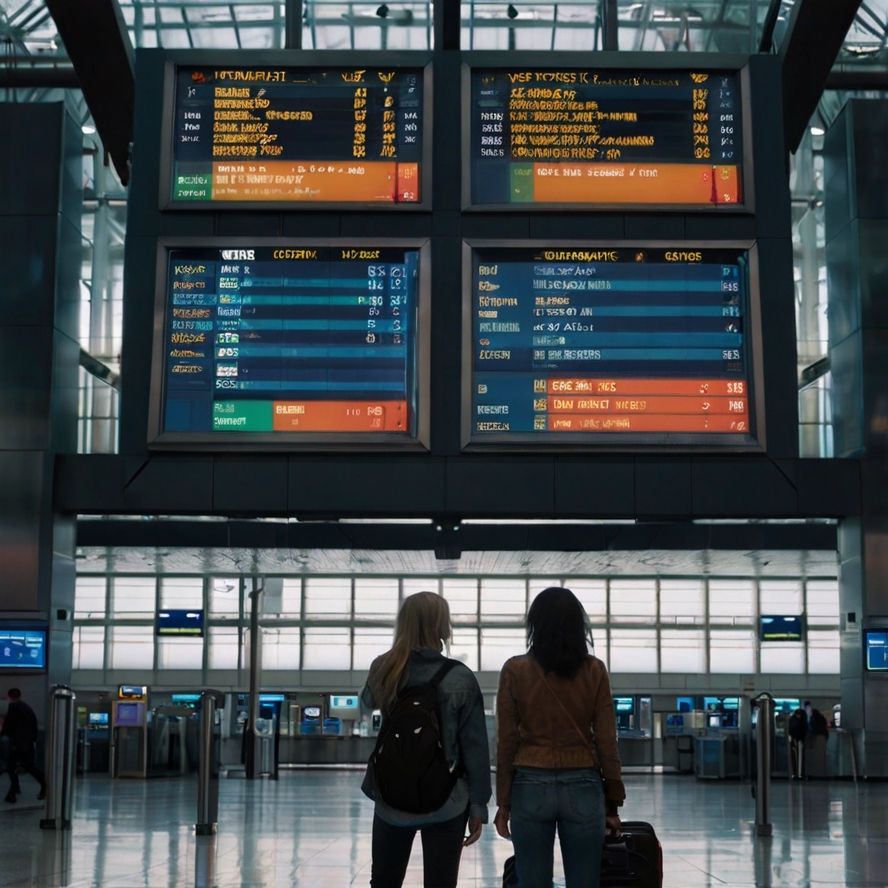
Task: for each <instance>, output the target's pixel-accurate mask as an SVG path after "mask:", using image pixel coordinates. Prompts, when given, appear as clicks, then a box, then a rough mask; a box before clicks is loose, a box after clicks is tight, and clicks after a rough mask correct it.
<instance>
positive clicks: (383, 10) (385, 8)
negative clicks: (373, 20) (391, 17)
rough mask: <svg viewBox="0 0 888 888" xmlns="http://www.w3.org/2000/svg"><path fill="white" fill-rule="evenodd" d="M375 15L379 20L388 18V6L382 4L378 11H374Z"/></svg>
mask: <svg viewBox="0 0 888 888" xmlns="http://www.w3.org/2000/svg"><path fill="white" fill-rule="evenodd" d="M376 14H377V15H378V16H379V17H380V18H381V19H384V18H388V14H389V8H388V6H386V5H385V3H383V4H382V6H380V7H379V9H377V10H376Z"/></svg>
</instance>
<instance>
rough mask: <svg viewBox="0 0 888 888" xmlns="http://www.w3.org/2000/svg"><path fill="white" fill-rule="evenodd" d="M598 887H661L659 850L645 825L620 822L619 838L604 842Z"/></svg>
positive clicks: (650, 828) (634, 821)
mask: <svg viewBox="0 0 888 888" xmlns="http://www.w3.org/2000/svg"><path fill="white" fill-rule="evenodd" d="M601 888H663V849H662V847H661V846H660V841H659V839H658V838H657V834H656V833H655V832H654V828H653V827H652V826H651V825H650V824H649V823H645V822H644V821H643V820H624V821H623V824H622V827H621V834H620V837H619V838H611V837H608V839H607V840H606V841H605V846H604V858H603V860H602V862H601Z"/></svg>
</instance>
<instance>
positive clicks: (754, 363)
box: [460, 238, 767, 454]
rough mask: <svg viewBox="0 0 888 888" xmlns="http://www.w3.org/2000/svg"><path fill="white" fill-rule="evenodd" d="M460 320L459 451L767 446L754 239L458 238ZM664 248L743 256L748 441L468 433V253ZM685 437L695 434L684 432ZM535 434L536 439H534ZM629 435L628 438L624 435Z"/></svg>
mask: <svg viewBox="0 0 888 888" xmlns="http://www.w3.org/2000/svg"><path fill="white" fill-rule="evenodd" d="M462 248H463V263H462V275H463V318H462V388H461V392H462V411H461V423H460V427H461V428H460V431H461V444H462V449H463V450H464V451H476V452H492V451H495V450H500V451H506V452H545V451H549V452H553V451H561V452H564V453H584V452H596V453H706V454H716V453H725V454H728V453H733V454H736V453H745V454H748V453H764V452H765V450H766V445H767V438H766V434H765V385H764V378H765V374H764V354H763V347H762V312H761V287H760V283H759V261H758V249H757V244H756V241H755V240H713V241H701V240H694V241H688V240H680V239H676V240H626V241H623V240H617V239H612V240H583V241H579V240H561V239H555V238H553V239H547V240H539V239H534V240H505V239H497V240H483V239H475V238H471V239H470V238H466V239H464V240H463V244H462ZM510 248H513V249H564V250H585V249H591V250H595V249H601V250H604V249H620V250H632V249H642V250H643V249H666V248H674V249H676V250H719V249H727V250H737V251H738V252H740V251H743V252H745V253H747V255H748V258H749V319H748V320H749V323H748V327H747V331H748V332H747V333H746V334H745V335H748V336H749V342H748V345H747V349H748V352H747V355H748V358H749V363H748V368H747V376H746V382H747V384H748V386H749V388H750V389H751V391H750V392H749V393H748V394H747V400H748V402H749V417H750V418H749V423H750V433H749V436H748V437H749V439H750V440H748V441H732V442H730V443H724V444H716V443H706V441H705V440H701V441H696V440H694V441H689V442H681V441H654V440H641V439H640V437H639V436H645V437H646V438H649V439H653V438H655V437H656V436H661V437H662V436H663V435H668V434H672V435H678V434H680V433H670V432H637V433H633V432H629V433H602V434H607V439H606V440H604V441H602V440H596V441H593V440H589V437H587V434H588V433H583V432H576V433H575V432H545V433H534V432H485V433H484V434H483V435H478V434H475V433H474V432H473V421H474V414H473V412H472V408H473V404H474V401H473V387H474V380H475V375H474V370H475V368H474V339H473V332H472V331H473V323H472V322H473V320H474V318H473V314H472V312H473V309H474V306H473V297H474V293H473V292H472V289H473V288H472V279H473V254H474V252H475V250H483V249H510ZM684 434H686V435H688V436H690V435H692V434H695V433H691V432H688V433H684ZM538 435H540V436H542V437H538ZM630 436H631V437H630Z"/></svg>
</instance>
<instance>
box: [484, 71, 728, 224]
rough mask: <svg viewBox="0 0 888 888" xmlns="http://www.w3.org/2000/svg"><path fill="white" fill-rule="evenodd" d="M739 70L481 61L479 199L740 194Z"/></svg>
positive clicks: (720, 202)
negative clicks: (508, 64) (525, 65)
mask: <svg viewBox="0 0 888 888" xmlns="http://www.w3.org/2000/svg"><path fill="white" fill-rule="evenodd" d="M738 79H739V78H738V75H737V73H736V72H729V71H722V72H700V73H696V72H690V71H668V70H658V71H652V70H651V71H633V70H623V69H621V70H606V71H605V70H597V69H593V68H570V69H556V68H545V69H539V68H515V69H512V68H509V69H505V68H497V69H485V68H474V69H472V73H471V123H470V132H471V137H470V138H471V147H470V152H469V153H470V158H471V197H470V200H469V201H468V202H469V204H471V205H476V206H490V205H501V206H502V205H505V206H508V205H518V206H522V207H525V208H527V207H528V206H531V205H533V204H543V205H548V206H558V205H571V204H575V205H583V206H589V205H593V206H594V205H601V206H633V205H635V206H650V205H656V206H665V207H693V208H699V207H714V206H729V205H737V204H739V203H742V202H743V191H742V175H741V173H742V156H743V138H742V127H741V124H742V120H741V106H740V95H739V88H738Z"/></svg>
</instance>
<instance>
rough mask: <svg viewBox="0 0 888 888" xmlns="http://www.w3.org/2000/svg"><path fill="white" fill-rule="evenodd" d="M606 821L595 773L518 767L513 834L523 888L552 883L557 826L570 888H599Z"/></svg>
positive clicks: (583, 769) (597, 777)
mask: <svg viewBox="0 0 888 888" xmlns="http://www.w3.org/2000/svg"><path fill="white" fill-rule="evenodd" d="M604 816H605V802H604V790H603V788H602V785H601V775H600V774H599V773H598V772H597V771H593V770H592V769H586V768H582V769H570V770H564V771H558V770H552V769H549V768H518V773H517V774H516V775H515V779H514V780H513V781H512V810H511V831H512V844H513V847H514V849H515V870H516V874H517V876H518V886H519V888H544V886H548V885H551V884H552V869H553V858H554V855H555V830H556V827H557V829H558V839H559V841H560V842H561V857H562V859H563V861H564V877H565V883H566V888H598V883H599V880H600V876H601V849H602V845H603V843H604V829H605V821H604Z"/></svg>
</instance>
